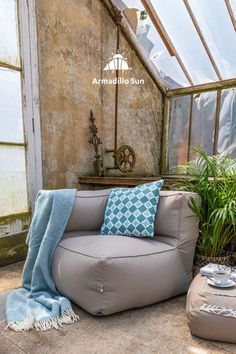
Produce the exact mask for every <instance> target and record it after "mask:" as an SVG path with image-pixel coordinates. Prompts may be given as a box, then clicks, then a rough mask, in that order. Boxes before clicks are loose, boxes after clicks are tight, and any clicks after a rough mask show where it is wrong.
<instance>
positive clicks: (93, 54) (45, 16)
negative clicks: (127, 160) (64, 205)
mask: <svg viewBox="0 0 236 354" xmlns="http://www.w3.org/2000/svg"><path fill="white" fill-rule="evenodd" d="M36 15H37V31H38V56H39V74H40V108H41V129H42V152H43V180H44V187H45V188H62V187H73V186H75V185H76V183H77V177H78V175H81V174H83V175H86V174H93V155H94V151H93V148H92V146H90V145H89V144H88V139H89V134H90V133H89V121H88V116H89V111H90V109H92V110H93V112H94V115H95V118H96V124H97V126H98V130H99V135H100V136H101V138H102V140H103V150H105V149H106V148H113V140H114V102H115V87H114V86H112V85H93V84H92V81H93V79H94V78H97V79H100V78H112V77H114V74H112V73H111V72H103V68H104V66H105V65H106V62H107V60H108V59H109V57H111V55H112V54H111V53H112V52H114V51H115V48H116V26H115V24H114V21H113V19H112V18H111V17H110V15H109V12H108V10H107V9H106V7H105V5H104V4H103V2H102V1H99V0H80V1H79V0H64V1H60V0H53V1H52V0H50V1H49V0H39V1H37V2H36ZM121 49H122V50H123V51H125V56H126V57H127V59H128V63H129V66H130V67H132V70H131V71H129V72H128V73H126V74H125V77H127V78H131V77H134V78H141V79H144V81H145V84H144V85H127V86H126V85H120V86H119V118H118V119H119V125H118V145H121V144H129V145H131V146H132V147H133V148H134V149H135V151H136V153H137V164H136V167H135V169H134V171H133V172H132V175H146V176H147V175H157V174H158V173H159V162H160V135H161V127H162V95H161V93H160V91H159V89H158V88H157V87H156V85H155V84H154V82H153V80H152V79H151V77H150V75H149V74H148V73H147V71H146V69H145V68H144V66H143V64H142V63H141V62H140V60H139V58H138V57H137V56H136V54H135V52H134V50H133V49H132V48H131V47H130V45H129V44H128V43H127V41H126V39H125V38H124V37H122V38H121ZM109 160H111V159H110V157H109V156H108V155H106V154H105V164H106V165H107V164H109V163H111V161H109ZM109 174H113V175H119V173H118V171H112V170H109Z"/></svg>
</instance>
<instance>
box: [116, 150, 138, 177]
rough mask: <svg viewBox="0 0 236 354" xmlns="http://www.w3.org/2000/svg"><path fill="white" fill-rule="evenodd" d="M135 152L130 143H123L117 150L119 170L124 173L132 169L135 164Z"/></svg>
mask: <svg viewBox="0 0 236 354" xmlns="http://www.w3.org/2000/svg"><path fill="white" fill-rule="evenodd" d="M135 161H136V158H135V152H134V149H133V148H132V147H131V146H129V145H122V146H120V147H119V149H118V150H117V152H116V163H117V167H118V168H119V170H120V171H121V172H123V173H126V172H129V171H132V169H133V168H134V166H135Z"/></svg>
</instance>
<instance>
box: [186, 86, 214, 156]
mask: <svg viewBox="0 0 236 354" xmlns="http://www.w3.org/2000/svg"><path fill="white" fill-rule="evenodd" d="M216 96H217V94H216V92H214V91H213V92H206V93H202V94H197V95H194V98H193V113H192V131H191V140H190V144H191V146H194V145H196V144H198V145H200V146H201V147H202V148H203V149H204V150H205V151H206V152H207V153H208V155H212V154H213V146H214V132H215V116H216ZM193 158H194V154H193V153H190V159H193Z"/></svg>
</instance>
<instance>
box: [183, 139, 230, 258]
mask: <svg viewBox="0 0 236 354" xmlns="http://www.w3.org/2000/svg"><path fill="white" fill-rule="evenodd" d="M193 151H194V153H195V154H196V158H195V160H193V161H190V162H187V163H186V164H185V165H184V166H183V168H184V172H185V174H186V175H187V177H188V178H187V179H186V180H184V181H182V182H181V183H180V185H179V187H181V189H182V190H185V191H192V192H195V193H197V194H199V195H200V197H201V199H202V205H201V206H199V205H198V204H197V203H196V201H195V200H194V199H193V198H191V202H190V207H191V209H192V210H193V212H194V213H195V215H197V216H198V218H199V222H200V224H199V229H200V234H199V239H198V243H197V251H198V253H200V254H202V255H204V256H208V257H220V256H225V255H226V254H227V251H228V250H229V246H230V245H231V243H232V240H233V238H234V237H235V234H236V160H235V159H231V158H230V157H229V156H226V155H217V156H215V155H213V156H208V155H207V153H206V152H205V151H204V150H203V149H202V148H201V147H200V146H196V147H194V148H193Z"/></svg>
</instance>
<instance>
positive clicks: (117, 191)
mask: <svg viewBox="0 0 236 354" xmlns="http://www.w3.org/2000/svg"><path fill="white" fill-rule="evenodd" d="M163 183H164V181H163V180H160V181H157V182H152V183H146V184H142V185H140V186H137V187H135V188H114V189H113V190H112V192H111V193H110V195H109V199H108V203H107V207H106V210H105V216H104V223H103V225H102V228H101V235H122V236H138V237H144V236H149V237H153V236H154V221H155V214H156V210H157V203H158V200H159V194H160V190H161V187H162V186H163Z"/></svg>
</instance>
